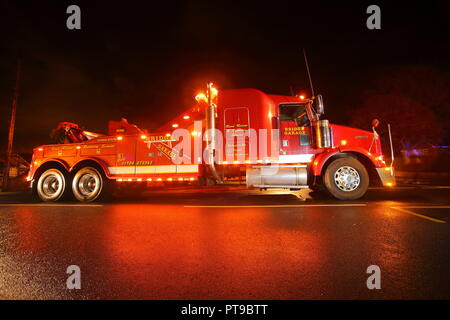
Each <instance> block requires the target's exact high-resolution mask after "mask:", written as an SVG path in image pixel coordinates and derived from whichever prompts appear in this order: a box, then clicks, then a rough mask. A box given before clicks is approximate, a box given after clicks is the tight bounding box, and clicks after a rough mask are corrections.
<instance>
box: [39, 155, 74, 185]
mask: <svg viewBox="0 0 450 320" xmlns="http://www.w3.org/2000/svg"><path fill="white" fill-rule="evenodd" d="M53 168H54V169H59V170H62V171H65V172H66V173H69V172H70V170H69V165H68V164H67V163H66V162H65V161H63V160H59V159H49V160H47V161H45V162H43V163H41V165H40V166H39V167H38V168H37V169H36V170H35V171H34V174H33V180H34V179H37V178H39V176H40V175H41V174H42V173H43V172H45V171H46V170H48V169H53Z"/></svg>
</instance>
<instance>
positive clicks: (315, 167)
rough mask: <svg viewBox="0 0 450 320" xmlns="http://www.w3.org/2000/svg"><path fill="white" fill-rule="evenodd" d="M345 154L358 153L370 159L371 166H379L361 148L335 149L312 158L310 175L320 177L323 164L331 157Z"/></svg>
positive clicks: (371, 156)
mask: <svg viewBox="0 0 450 320" xmlns="http://www.w3.org/2000/svg"><path fill="white" fill-rule="evenodd" d="M346 152H352V153H359V154H361V155H363V156H365V157H366V158H368V159H370V161H371V162H372V163H373V165H374V166H375V167H379V164H378V163H377V161H376V160H375V159H374V157H373V155H371V154H370V153H369V152H368V151H367V150H365V149H363V148H335V149H331V150H329V151H327V152H323V153H321V154H319V155H317V156H316V157H314V161H313V164H312V168H311V170H312V174H313V175H314V176H320V175H322V170H323V167H324V166H325V163H326V162H327V161H328V160H329V159H330V158H331V157H334V156H336V155H338V154H341V153H346Z"/></svg>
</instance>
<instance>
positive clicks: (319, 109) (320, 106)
mask: <svg viewBox="0 0 450 320" xmlns="http://www.w3.org/2000/svg"><path fill="white" fill-rule="evenodd" d="M315 100H316V112H317V114H319V115H322V114H324V113H325V108H324V106H323V98H322V95H321V94H318V95H317V96H316V98H315Z"/></svg>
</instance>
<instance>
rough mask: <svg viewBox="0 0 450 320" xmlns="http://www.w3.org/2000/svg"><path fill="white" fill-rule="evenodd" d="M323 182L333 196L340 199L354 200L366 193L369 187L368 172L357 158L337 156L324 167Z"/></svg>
mask: <svg viewBox="0 0 450 320" xmlns="http://www.w3.org/2000/svg"><path fill="white" fill-rule="evenodd" d="M323 182H324V185H325V187H326V189H327V191H328V192H329V193H330V194H331V195H332V196H333V197H335V198H337V199H340V200H356V199H359V198H361V197H362V196H364V194H365V193H366V191H367V189H368V187H369V174H368V173H367V170H366V168H365V167H364V165H362V163H361V162H359V161H358V160H356V159H354V158H338V159H336V160H334V161H333V162H332V163H330V165H329V166H328V168H327V169H326V171H325V175H324V177H323Z"/></svg>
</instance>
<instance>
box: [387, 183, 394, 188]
mask: <svg viewBox="0 0 450 320" xmlns="http://www.w3.org/2000/svg"><path fill="white" fill-rule="evenodd" d="M386 186H387V187H393V186H394V184H393V183H392V182H387V183H386Z"/></svg>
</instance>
